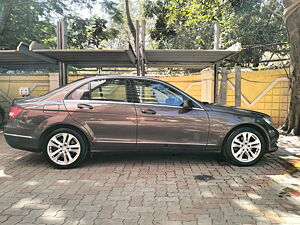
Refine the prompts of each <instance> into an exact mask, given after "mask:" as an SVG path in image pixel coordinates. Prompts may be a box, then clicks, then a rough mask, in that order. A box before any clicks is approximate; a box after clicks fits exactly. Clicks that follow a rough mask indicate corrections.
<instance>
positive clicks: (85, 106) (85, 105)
mask: <svg viewBox="0 0 300 225" xmlns="http://www.w3.org/2000/svg"><path fill="white" fill-rule="evenodd" d="M77 107H78V108H79V109H93V108H94V107H93V106H91V105H89V104H78V105H77Z"/></svg>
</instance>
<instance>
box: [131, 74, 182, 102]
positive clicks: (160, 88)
mask: <svg viewBox="0 0 300 225" xmlns="http://www.w3.org/2000/svg"><path fill="white" fill-rule="evenodd" d="M135 89H136V92H137V97H138V101H139V103H145V104H158V105H169V106H182V105H183V102H184V100H185V97H184V96H183V95H182V94H181V93H180V92H178V91H176V90H174V89H173V88H170V87H168V86H166V85H164V84H161V83H157V82H153V81H145V80H144V81H142V80H141V81H139V80H136V81H135Z"/></svg>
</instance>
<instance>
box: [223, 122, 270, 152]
mask: <svg viewBox="0 0 300 225" xmlns="http://www.w3.org/2000/svg"><path fill="white" fill-rule="evenodd" d="M244 127H250V128H252V129H255V130H256V131H257V132H259V133H260V134H261V135H262V136H263V138H264V140H265V148H266V152H268V151H269V143H270V139H269V137H268V134H267V133H266V131H265V130H264V128H262V127H260V126H259V125H257V124H253V123H244V124H239V125H237V126H235V127H233V128H231V130H229V131H228V132H227V134H226V136H225V137H224V138H223V141H222V145H221V146H222V151H223V149H224V148H223V146H224V144H225V142H226V140H227V139H228V137H229V136H230V134H231V133H232V132H234V131H235V130H237V129H239V128H244Z"/></svg>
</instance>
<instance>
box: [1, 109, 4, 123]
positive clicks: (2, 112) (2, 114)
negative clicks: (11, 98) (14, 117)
mask: <svg viewBox="0 0 300 225" xmlns="http://www.w3.org/2000/svg"><path fill="white" fill-rule="evenodd" d="M3 123H4V111H3V109H1V107H0V127H2V125H3Z"/></svg>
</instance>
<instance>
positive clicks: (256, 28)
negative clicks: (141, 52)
mask: <svg viewBox="0 0 300 225" xmlns="http://www.w3.org/2000/svg"><path fill="white" fill-rule="evenodd" d="M144 11H145V16H146V17H147V18H149V19H154V20H155V25H154V28H153V29H152V30H151V33H150V35H151V38H152V39H153V40H154V41H156V42H158V46H159V48H175V49H176V48H179V49H180V48H191V49H211V48H212V47H213V24H214V22H215V21H219V22H220V23H221V40H222V48H223V49H225V48H227V47H230V46H231V45H233V44H235V43H236V42H240V43H242V45H243V46H248V45H264V44H270V43H281V42H286V41H287V35H286V29H285V26H284V23H283V20H282V18H281V17H280V14H281V13H282V11H283V9H282V4H281V3H280V2H279V0H261V1H257V0H247V1H242V0H227V1H226V0H210V1H208V0H185V1H183V0H157V1H151V0H147V1H146V3H145V5H144ZM266 51H270V52H272V53H274V54H280V55H286V54H287V50H286V48H282V47H281V46H273V47H265V48H251V49H247V50H246V51H245V52H243V53H242V54H239V55H238V57H236V58H235V59H234V60H235V61H236V62H238V63H241V64H249V63H254V64H256V62H258V61H259V60H260V59H261V57H262V55H263V54H264V53H265V52H266Z"/></svg>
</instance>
